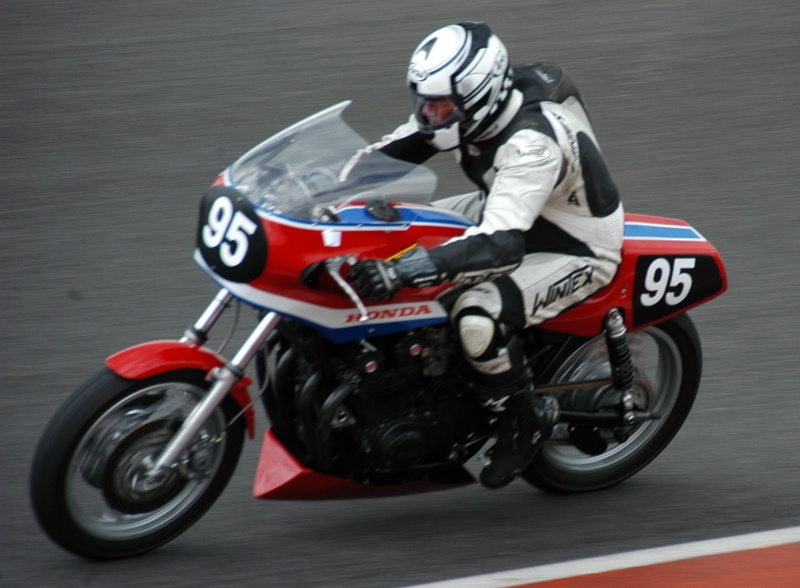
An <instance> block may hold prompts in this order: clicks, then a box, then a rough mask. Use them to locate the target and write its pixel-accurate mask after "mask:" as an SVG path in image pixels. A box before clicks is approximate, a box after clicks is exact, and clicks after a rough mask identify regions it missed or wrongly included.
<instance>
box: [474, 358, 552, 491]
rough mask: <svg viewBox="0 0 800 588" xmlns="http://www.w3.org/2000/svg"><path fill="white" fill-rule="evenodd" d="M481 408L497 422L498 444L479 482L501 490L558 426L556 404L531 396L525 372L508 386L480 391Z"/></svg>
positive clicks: (530, 388)
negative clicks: (486, 410) (482, 404)
mask: <svg viewBox="0 0 800 588" xmlns="http://www.w3.org/2000/svg"><path fill="white" fill-rule="evenodd" d="M480 394H481V397H482V399H483V401H484V406H485V407H486V408H487V409H488V410H489V411H491V412H493V413H496V415H497V418H498V421H499V422H498V425H499V427H498V433H497V442H496V443H495V444H494V446H493V447H492V448H491V450H490V455H491V457H490V462H489V463H488V464H487V465H486V466H485V467H484V468H483V470H482V471H481V474H480V481H481V484H483V485H484V486H485V487H487V488H492V489H494V488H502V487H504V486H506V485H508V484H510V483H511V482H513V481H514V480H516V479H517V478H518V477H519V476H520V475H522V472H524V471H525V469H526V468H527V467H528V466H529V465H530V463H531V461H533V458H534V457H535V456H536V454H537V453H538V452H539V450H540V449H541V448H542V446H543V445H544V444H545V443H546V442H547V440H548V439H549V438H550V435H551V434H552V432H553V427H554V426H555V425H556V423H557V422H558V416H559V410H558V403H557V402H556V400H555V399H553V398H551V397H549V396H537V395H536V394H534V393H533V383H532V378H531V376H530V373H528V372H527V371H526V373H525V374H523V375H522V376H521V377H520V378H518V379H517V380H516V381H515V382H513V383H512V384H511V385H509V386H504V387H502V388H491V387H487V386H482V387H481V389H480Z"/></svg>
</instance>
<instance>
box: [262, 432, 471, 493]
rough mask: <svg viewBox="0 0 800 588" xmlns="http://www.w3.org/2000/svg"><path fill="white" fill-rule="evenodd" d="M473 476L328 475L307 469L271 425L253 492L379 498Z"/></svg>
mask: <svg viewBox="0 0 800 588" xmlns="http://www.w3.org/2000/svg"><path fill="white" fill-rule="evenodd" d="M473 483H475V479H474V478H473V477H472V475H471V474H469V472H467V471H466V470H464V479H463V481H459V482H453V483H446V484H445V483H437V482H430V481H417V482H409V483H407V484H393V485H385V486H381V485H371V486H370V485H366V484H360V483H358V482H355V481H353V480H348V479H346V478H339V477H336V476H329V475H327V474H322V473H320V472H316V471H314V470H311V469H308V468H307V467H305V466H304V465H302V464H301V463H300V462H298V461H297V460H296V459H295V458H294V456H292V454H291V453H289V451H288V450H287V449H286V448H285V447H284V446H283V444H281V442H280V441H279V440H278V438H277V437H276V436H275V434H274V433H273V432H272V429H267V432H266V433H264V443H263V444H262V446H261V456H260V457H259V459H258V469H257V471H256V477H255V482H254V483H253V496H255V497H256V498H263V499H269V500H334V499H345V498H381V497H386V496H402V495H405V494H419V493H422V492H433V491H437V490H447V489H448V488H454V487H457V486H468V485H470V484H473Z"/></svg>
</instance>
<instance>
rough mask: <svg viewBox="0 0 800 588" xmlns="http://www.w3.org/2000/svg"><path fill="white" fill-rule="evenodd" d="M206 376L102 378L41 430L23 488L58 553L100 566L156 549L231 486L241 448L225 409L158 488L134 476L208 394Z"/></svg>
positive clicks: (227, 406) (106, 373)
mask: <svg viewBox="0 0 800 588" xmlns="http://www.w3.org/2000/svg"><path fill="white" fill-rule="evenodd" d="M204 376H205V374H204V372H202V371H199V370H177V371H172V372H167V373H164V374H160V375H157V376H153V377H150V378H146V379H142V380H128V379H125V378H122V377H120V376H118V375H116V374H115V373H114V372H112V371H111V370H109V369H103V370H101V371H100V372H98V373H97V374H95V376H94V377H92V378H91V379H89V380H88V381H87V382H86V383H84V384H83V385H82V386H81V387H79V388H78V389H77V390H76V391H75V392H74V393H73V394H72V395H71V396H70V398H69V399H68V400H67V402H65V403H64V405H63V406H62V407H61V408H60V409H59V410H58V411H57V412H56V414H55V415H54V417H53V419H52V420H51V421H50V423H49V425H48V426H47V428H46V429H45V431H44V433H43V435H42V437H41V439H40V441H39V445H38V447H37V449H36V453H35V455H34V459H33V466H32V468H31V478H30V492H31V501H32V504H33V511H34V513H35V515H36V518H37V519H38V521H39V524H40V525H41V526H42V529H44V531H45V532H46V533H47V534H48V535H49V536H50V538H51V539H52V540H53V541H55V542H56V543H57V544H58V545H60V546H61V547H63V548H64V549H66V550H68V551H71V552H73V553H76V554H78V555H81V556H84V557H90V558H98V559H111V558H120V557H128V556H132V555H137V554H140V553H144V552H146V551H149V550H151V549H155V548H156V547H159V546H161V545H163V544H164V543H167V542H168V541H170V540H172V539H174V538H175V537H176V536H178V535H179V534H181V533H183V532H184V531H185V530H186V529H188V528H189V527H190V526H191V525H192V524H194V523H195V522H196V521H197V520H198V519H199V518H200V517H201V516H202V515H203V514H204V513H205V512H206V511H207V510H208V509H209V508H210V507H211V505H212V504H213V503H214V501H215V500H216V499H217V498H218V497H219V495H220V494H221V493H222V491H223V489H224V488H225V486H226V485H227V483H228V481H229V480H230V478H231V476H232V475H233V472H234V470H235V468H236V464H237V462H238V460H239V456H240V454H241V451H242V444H243V440H244V422H243V421H242V419H238V420H236V421H235V422H233V423H232V424H230V425H229V426H228V423H229V422H230V421H231V419H232V418H233V417H234V416H235V415H236V414H237V413H238V405H237V404H236V403H235V402H234V401H233V400H232V399H231V398H226V399H225V401H224V402H223V403H222V404H221V405H220V406H219V407H217V409H216V410H215V411H214V412H213V413H212V415H211V416H210V417H209V419H208V420H207V421H206V422H205V423H204V425H203V427H202V428H201V431H200V432H199V434H198V436H197V438H196V440H195V441H194V442H193V443H192V444H191V445H190V447H189V449H188V450H187V451H186V452H185V453H184V454H183V455H182V456H181V463H180V464H179V465H178V466H177V467H175V468H172V469H170V470H169V471H168V472H167V475H166V476H165V477H164V479H163V480H161V482H160V483H159V484H149V483H148V481H147V480H145V479H144V477H143V476H142V473H143V472H144V471H145V470H146V469H147V467H148V464H150V463H152V460H154V459H155V458H156V457H157V456H158V454H159V453H160V451H161V450H162V449H163V447H164V446H165V445H166V443H167V442H168V441H169V439H170V438H171V437H172V436H173V434H174V433H175V431H177V429H178V428H179V427H180V425H181V423H182V422H183V420H184V419H185V418H186V416H187V415H188V414H189V412H190V411H191V409H192V408H193V407H194V406H195V405H196V404H197V402H198V401H199V399H200V398H201V397H202V396H203V394H204V393H205V392H206V390H207V389H208V382H206V381H205V379H204ZM226 426H227V430H226Z"/></svg>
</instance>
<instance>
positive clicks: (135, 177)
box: [0, 0, 800, 587]
mask: <svg viewBox="0 0 800 588" xmlns="http://www.w3.org/2000/svg"><path fill="white" fill-rule="evenodd" d="M2 13H3V16H2V18H1V19H0V68H1V70H0V71H2V86H1V88H2V89H0V174H1V176H0V177H2V194H1V195H0V268H2V270H1V273H0V346H2V349H1V350H0V379H1V380H2V382H3V390H2V393H1V394H0V430H1V431H2V439H3V443H2V445H3V448H2V451H0V480H1V481H0V585H2V586H33V585H36V586H108V585H115V586H120V587H133V586H153V585H175V586H178V585H186V586H189V585H191V586H206V585H227V586H231V585H239V586H355V587H392V586H400V585H409V584H421V583H425V582H433V581H437V580H445V579H448V578H458V577H464V576H471V575H475V574H485V573H491V572H499V571H503V570H510V569H515V568H523V567H529V566H535V565H543V564H552V563H557V562H563V561H570V560H575V559H579V558H589V557H596V556H602V555H608V554H613V553H619V552H627V551H632V550H637V549H643V548H655V547H661V546H666V545H672V544H676V543H684V542H689V541H698V540H706V539H714V538H720V537H725V536H730V535H738V534H743V533H750V532H757V531H765V530H771V529H781V528H785V527H793V526H797V525H800V511H799V510H798V487H800V452H798V447H800V427H798V417H797V415H798V413H800V394H798V386H797V379H798V372H799V371H800V368H798V362H797V357H798V355H800V353H799V352H800V344H799V343H798V338H797V332H798V329H799V328H800V324H799V323H800V320H799V319H798V316H800V313H798V310H797V304H796V298H797V292H798V287H799V286H800V274H799V273H798V262H797V255H796V252H797V251H798V241H797V236H798V229H797V226H798V216H799V213H800V204H798V199H797V198H798V197H797V194H798V185H799V184H800V172H798V169H799V166H798V161H799V160H800V122H798V112H797V107H798V93H800V68H798V67H797V60H798V57H799V56H800V38H799V37H798V35H797V31H798V30H800V8H798V5H797V4H796V3H794V2H787V1H785V0H762V1H761V2H758V3H753V2H746V1H744V0H714V1H713V2H711V1H699V2H698V1H692V0H673V1H653V2H646V3H643V2H638V1H633V0H598V1H596V2H577V1H574V0H565V1H564V0H562V1H558V2H555V1H547V0H543V1H538V2H530V1H526V2H521V1H502V0H496V1H493V2H469V1H466V2H465V1H458V2H456V1H450V0H446V1H441V0H437V1H436V2H418V1H416V0H407V1H405V2H391V3H389V2H375V1H374V0H370V1H367V0H351V1H350V2H347V3H342V2H322V1H319V2H312V1H307V2H287V1H285V0H272V1H270V2H246V1H236V0H234V1H228V2H210V1H207V0H198V1H197V2H192V3H184V2H176V1H172V0H163V1H159V2H153V1H148V0H145V1H143V2H135V3H131V2H119V1H113V0H112V1H107V2H86V3H54V2H41V1H29V0H26V1H25V2H21V1H18V0H5V1H4V2H3V8H2ZM458 20H487V21H489V22H490V23H491V24H492V25H493V27H494V28H495V30H496V31H497V32H498V33H500V34H501V35H502V37H503V39H504V40H505V42H506V44H507V45H508V47H509V50H510V51H511V54H512V58H513V61H515V62H522V61H530V60H544V61H556V62H559V63H561V64H562V65H563V66H564V67H565V68H566V69H567V70H568V71H569V72H570V73H571V75H572V77H573V78H574V79H575V80H576V81H577V83H578V84H579V86H580V87H581V89H582V91H583V93H584V97H585V98H586V100H587V102H588V104H589V107H590V111H591V114H592V117H593V120H594V123H595V127H596V131H597V134H598V137H599V138H600V141H601V143H602V145H603V149H604V152H605V155H606V157H607V159H608V162H609V164H610V167H611V169H612V171H613V173H614V176H615V179H616V181H617V183H618V185H619V187H620V188H621V190H622V193H623V195H624V199H625V203H626V209H627V210H628V211H630V212H641V213H650V214H659V215H664V216H672V217H677V218H683V219H686V220H688V221H690V222H691V223H693V224H694V225H695V226H696V228H698V230H700V231H701V232H702V233H703V234H704V235H705V236H706V237H707V238H708V239H709V240H710V241H712V242H713V243H714V244H715V245H716V246H717V247H718V248H719V250H720V251H721V252H722V254H723V257H724V259H725V261H726V263H727V267H728V271H729V278H730V290H729V292H728V293H727V294H726V295H725V296H723V297H722V298H719V299H718V300H716V301H713V302H712V303H710V304H708V305H707V306H704V307H702V308H700V309H698V310H697V311H695V312H693V318H694V319H695V321H696V324H697V327H698V329H699V332H700V334H701V337H702V339H703V342H704V349H705V372H704V378H703V383H702V386H701V391H700V395H699V397H698V401H697V403H696V406H695V409H694V411H693V413H692V414H691V416H690V417H689V420H688V421H687V423H686V425H685V427H684V429H683V430H682V431H681V433H680V434H679V436H678V437H677V438H676V440H675V441H674V442H673V443H672V445H671V446H670V447H669V448H668V449H667V451H666V452H665V453H664V454H663V455H662V456H661V457H660V458H658V459H657V460H656V461H655V462H654V463H653V464H651V465H650V466H649V467H648V468H647V469H645V470H644V471H643V472H641V473H640V474H638V475H637V476H636V477H634V478H633V479H631V480H629V481H628V482H626V483H624V484H622V485H620V486H617V487H616V488H614V489H611V490H608V491H605V492H601V493H595V494H587V495H580V496H566V497H565V496H560V497H559V496H549V495H546V494H543V493H541V492H539V491H536V490H534V489H533V488H531V487H528V486H527V485H526V484H524V483H522V482H518V483H515V484H513V485H512V486H510V487H509V488H507V489H505V490H503V491H498V492H493V493H492V492H488V491H484V490H482V489H481V488H479V487H477V486H475V487H470V488H466V489H462V490H457V491H451V492H447V493H441V494H429V495H421V496H413V497H405V498H395V499H386V500H375V501H359V502H318V503H271V502H258V501H256V500H254V499H252V498H251V496H250V491H251V484H252V476H253V473H254V467H255V459H256V456H257V454H258V448H259V443H258V441H255V442H250V443H248V444H247V446H246V448H245V454H244V457H243V460H242V462H241V463H240V465H239V468H238V470H237V472H236V474H235V476H234V479H233V481H232V483H231V484H230V486H229V487H228V488H227V490H226V491H225V493H224V494H223V496H222V497H221V499H220V500H219V501H218V502H217V504H216V505H215V506H214V508H212V510H211V511H210V512H209V513H208V514H207V515H206V516H205V517H204V518H203V519H202V520H201V521H200V522H199V523H198V524H197V525H195V526H194V527H193V528H192V529H190V530H189V531H188V532H186V533H185V534H184V535H182V536H181V537H179V538H178V539H176V540H175V541H173V542H172V543H170V544H169V545H167V546H165V547H163V548H161V549H159V550H157V551H155V552H153V553H151V554H148V555H146V556H143V557H139V558H135V559H131V560H127V561H120V562H112V563H105V564H97V563H92V562H86V561H83V560H80V559H78V558H75V557H72V556H71V555H69V554H67V553H65V552H63V551H61V550H60V549H58V548H56V547H55V546H54V545H53V544H51V543H50V542H49V541H48V539H47V538H46V537H45V536H44V535H43V534H42V533H41V532H40V530H39V529H38V527H37V525H36V523H35V522H34V520H33V517H32V515H31V512H30V507H29V502H28V498H27V477H28V470H29V465H30V461H31V456H32V453H33V449H34V446H35V443H36V441H37V438H38V436H39V434H40V433H41V431H42V429H43V428H44V426H45V424H46V422H47V421H48V420H49V418H50V416H51V415H52V414H53V412H54V411H55V409H56V407H57V406H58V405H59V404H60V403H61V402H63V401H64V400H65V399H66V397H67V395H68V394H69V392H70V391H71V390H72V389H74V388H75V387H76V386H77V385H78V384H79V383H80V382H81V381H83V380H84V379H85V378H86V377H88V376H89V375H90V374H91V373H92V372H94V371H95V370H96V369H97V368H98V367H99V366H100V365H101V364H102V361H103V359H104V358H105V357H106V356H107V355H109V354H110V353H112V352H114V351H116V350H118V349H121V348H124V347H127V346H129V345H132V344H134V343H138V342H141V341H146V340H150V339H156V338H166V337H177V336H179V335H180V333H181V332H182V331H183V329H184V327H185V326H186V325H188V324H190V323H191V322H192V321H193V320H194V318H195V317H196V315H197V314H198V313H199V312H200V311H201V310H202V308H204V306H205V304H206V302H207V301H208V300H209V299H210V298H211V297H212V296H213V295H214V293H215V291H216V289H215V287H214V286H213V285H212V284H211V282H210V281H209V280H208V279H207V278H206V277H205V276H204V275H202V273H201V272H200V271H199V270H198V269H197V268H196V267H195V266H194V264H193V262H192V259H191V253H192V248H193V238H194V230H195V222H196V217H197V204H198V201H199V197H200V196H201V195H202V194H203V192H204V190H205V188H206V187H207V185H208V184H209V182H210V181H211V180H212V179H213V177H214V175H215V174H216V173H217V172H218V171H219V170H221V169H222V168H224V167H225V166H227V164H228V163H230V161H232V160H233V159H234V158H235V157H236V156H237V155H238V154H239V153H241V152H243V151H244V150H245V149H247V148H249V147H250V146H252V145H253V144H255V143H257V142H258V141H260V140H261V139H263V138H265V137H266V136H268V135H270V134H272V133H274V132H275V131H278V130H279V129H281V128H283V127H284V126H286V125H288V124H289V123H291V122H294V121H295V120H297V119H299V118H301V117H303V116H306V115H308V114H311V113H313V112H316V111H317V110H319V109H321V108H323V107H326V106H328V105H330V104H333V103H336V102H339V101H341V100H344V99H353V101H354V103H353V105H352V107H351V108H350V110H349V112H348V114H347V117H346V118H347V120H348V121H349V122H350V123H351V124H352V125H353V126H354V127H355V128H356V129H357V130H359V131H360V132H361V133H362V134H363V135H364V136H366V137H369V138H375V137H377V136H379V135H380V134H381V133H382V132H384V131H388V130H390V129H391V128H393V127H394V125H395V124H396V123H399V122H400V121H402V120H404V119H405V117H406V116H407V108H408V105H409V100H408V97H407V95H406V92H405V90H404V88H403V78H404V72H405V67H406V62H407V58H408V56H409V54H410V51H411V49H412V48H413V47H414V45H415V44H416V43H417V42H418V41H419V40H420V39H421V38H422V37H423V36H424V35H425V34H427V33H428V32H430V31H431V30H433V29H434V28H436V27H438V26H440V25H443V24H446V23H448V22H451V21H458ZM439 160H440V161H439V162H437V164H436V167H437V169H438V170H440V171H441V172H442V173H441V176H440V178H441V182H440V186H441V189H442V193H443V194H447V193H455V192H457V191H459V190H462V189H464V188H465V187H466V185H465V184H464V182H463V180H461V178H460V177H459V174H458V172H457V171H456V170H455V166H454V165H453V164H452V162H451V161H450V159H449V156H448V155H442V156H440V157H439ZM264 426H265V420H264V419H263V417H262V416H261V415H259V431H258V434H257V438H260V436H261V434H262V433H263V430H264ZM798 571H800V565H798Z"/></svg>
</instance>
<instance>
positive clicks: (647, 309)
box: [633, 255, 722, 325]
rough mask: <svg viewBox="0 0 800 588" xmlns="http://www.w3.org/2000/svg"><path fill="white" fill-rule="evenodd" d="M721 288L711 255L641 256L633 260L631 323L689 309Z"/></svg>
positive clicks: (719, 277) (638, 323) (720, 279)
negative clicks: (634, 276) (634, 277)
mask: <svg viewBox="0 0 800 588" xmlns="http://www.w3.org/2000/svg"><path fill="white" fill-rule="evenodd" d="M721 287H722V276H721V275H720V272H719V268H718V266H717V264H716V262H715V260H714V258H713V257H712V256H710V255H660V256H655V255H652V256H651V255H644V256H641V257H639V258H638V259H637V260H636V279H635V286H634V292H633V322H634V324H636V325H642V324H646V323H650V322H653V321H656V320H659V319H661V318H662V317H666V316H668V315H672V314H675V313H677V312H679V311H683V310H686V309H688V308H689V307H691V306H694V305H695V304H696V303H698V302H700V301H702V300H704V299H705V298H707V297H708V296H709V295H710V294H712V293H714V292H718V291H719V290H720V288H721Z"/></svg>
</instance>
